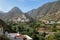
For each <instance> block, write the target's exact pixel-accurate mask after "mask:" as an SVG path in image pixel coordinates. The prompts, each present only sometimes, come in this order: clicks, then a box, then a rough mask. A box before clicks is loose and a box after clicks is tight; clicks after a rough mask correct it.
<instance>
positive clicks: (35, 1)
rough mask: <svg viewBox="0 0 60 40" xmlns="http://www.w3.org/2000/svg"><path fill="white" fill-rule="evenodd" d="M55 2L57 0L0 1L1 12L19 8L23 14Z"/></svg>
mask: <svg viewBox="0 0 60 40" xmlns="http://www.w3.org/2000/svg"><path fill="white" fill-rule="evenodd" d="M53 1H55V0H0V11H4V12H8V11H9V10H11V9H12V8H13V7H18V8H20V10H22V11H23V12H27V11H30V10H32V9H36V8H38V7H41V6H42V5H43V4H45V3H47V2H53Z"/></svg>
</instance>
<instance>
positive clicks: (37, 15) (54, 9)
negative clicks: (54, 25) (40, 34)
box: [0, 1, 60, 20]
mask: <svg viewBox="0 0 60 40" xmlns="http://www.w3.org/2000/svg"><path fill="white" fill-rule="evenodd" d="M59 11H60V1H55V2H49V3H46V4H44V5H43V6H42V7H39V8H37V9H33V10H31V11H29V12H27V13H23V12H22V11H21V10H20V9H19V8H18V7H14V8H12V9H11V10H10V11H9V12H7V13H4V12H0V19H3V20H7V19H13V18H15V17H20V18H22V15H24V17H23V18H24V20H25V19H29V20H30V19H31V18H33V19H37V20H40V19H44V20H45V19H46V20H48V19H49V20H50V19H51V20H55V19H59V17H60V12H59ZM57 13H58V14H57ZM55 14H56V16H54V15H55ZM58 15H59V16H58ZM57 16H58V17H57ZM54 17H55V19H53V18H54ZM56 17H57V18H56Z"/></svg>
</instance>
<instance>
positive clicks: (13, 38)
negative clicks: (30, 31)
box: [6, 33, 33, 40]
mask: <svg viewBox="0 0 60 40" xmlns="http://www.w3.org/2000/svg"><path fill="white" fill-rule="evenodd" d="M6 36H7V37H8V38H9V39H10V40H33V39H32V38H31V37H29V36H28V35H22V34H19V33H8V34H7V35H6Z"/></svg>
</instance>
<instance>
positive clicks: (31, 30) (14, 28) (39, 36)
mask: <svg viewBox="0 0 60 40" xmlns="http://www.w3.org/2000/svg"><path fill="white" fill-rule="evenodd" d="M3 24H4V23H3ZM0 25H2V24H0ZM7 25H8V26H6V30H5V31H8V32H10V33H11V32H13V33H14V32H19V33H21V34H26V35H29V36H30V37H32V38H33V40H60V33H57V28H56V26H57V24H52V25H49V24H48V25H46V24H45V23H44V22H41V21H36V22H31V23H21V22H19V23H14V22H12V21H8V22H7ZM2 27H3V26H2ZM3 28H4V27H3ZM39 28H45V30H46V29H47V28H49V29H48V30H50V32H56V33H53V34H54V35H52V34H47V33H46V32H43V33H42V32H39V30H40V29H39ZM42 31H43V30H42ZM46 35H49V36H48V37H46ZM0 39H2V40H9V39H8V38H7V37H6V36H5V35H2V36H0Z"/></svg>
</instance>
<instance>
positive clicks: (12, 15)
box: [0, 7, 29, 22]
mask: <svg viewBox="0 0 60 40" xmlns="http://www.w3.org/2000/svg"><path fill="white" fill-rule="evenodd" d="M0 14H1V15H0V17H1V18H0V19H2V20H4V21H6V20H10V21H11V20H12V21H14V22H17V21H22V22H24V21H28V20H29V18H27V17H26V16H25V14H24V13H23V12H22V11H21V10H20V9H19V8H18V7H14V8H12V9H11V10H10V11H9V12H7V13H3V14H2V13H0Z"/></svg>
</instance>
